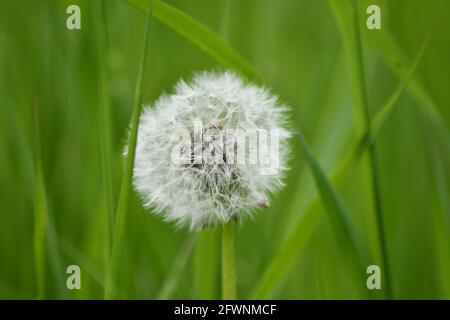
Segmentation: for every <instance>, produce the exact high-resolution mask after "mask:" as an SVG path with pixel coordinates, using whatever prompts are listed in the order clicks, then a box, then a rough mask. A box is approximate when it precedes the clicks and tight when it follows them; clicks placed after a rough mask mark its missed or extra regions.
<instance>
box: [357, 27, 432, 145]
mask: <svg viewBox="0 0 450 320" xmlns="http://www.w3.org/2000/svg"><path fill="white" fill-rule="evenodd" d="M433 32H434V30H433V31H432V32H430V33H429V34H428V36H427V37H426V39H425V41H424V43H423V44H422V47H421V48H420V50H419V53H418V54H417V56H416V58H415V59H414V63H413V64H412V66H411V67H410V69H409V70H408V72H407V74H406V76H405V77H404V79H403V81H402V83H401V85H400V86H399V87H398V89H397V90H396V91H395V92H394V93H393V94H392V95H391V96H390V97H389V99H388V100H387V101H386V103H384V104H383V106H382V107H381V109H380V110H379V111H378V112H377V114H376V115H375V116H374V117H373V119H372V122H371V123H370V127H369V131H368V133H367V139H366V142H365V143H367V144H369V145H371V144H373V142H374V141H375V139H376V138H377V136H378V133H379V132H380V130H381V128H382V126H383V125H384V123H385V122H386V120H387V119H388V118H389V115H390V114H391V112H392V110H393V109H394V107H395V104H396V102H397V101H398V99H399V98H400V96H401V95H402V94H403V92H404V91H405V90H406V89H407V87H408V84H409V83H410V81H411V80H412V79H413V75H414V72H415V71H416V69H417V67H418V66H419V63H420V61H421V60H422V58H423V54H424V53H425V49H426V48H427V46H428V44H429V42H430V39H431V36H432V35H433Z"/></svg>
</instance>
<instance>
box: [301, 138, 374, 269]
mask: <svg viewBox="0 0 450 320" xmlns="http://www.w3.org/2000/svg"><path fill="white" fill-rule="evenodd" d="M298 135H299V142H300V146H301V147H302V150H303V154H304V156H305V160H306V161H307V163H308V165H309V167H310V169H311V171H312V173H313V175H314V180H315V182H316V185H317V188H318V190H319V193H320V196H321V198H322V200H323V203H324V206H325V207H326V209H327V213H328V218H329V220H330V222H331V224H332V226H333V228H334V229H335V233H336V236H337V237H338V238H339V240H340V241H341V242H342V244H343V245H344V246H345V247H346V248H347V249H348V250H347V251H349V252H351V254H350V255H351V256H353V257H355V259H356V260H357V262H358V263H359V266H360V267H362V268H363V269H364V266H365V265H366V263H367V261H368V258H369V256H370V255H369V252H368V251H367V248H366V247H365V245H364V243H363V240H362V238H361V237H360V235H359V234H358V232H357V230H356V227H355V225H354V224H353V221H352V218H351V215H350V213H349V212H348V209H347V208H346V206H345V204H344V202H343V200H342V198H341V197H340V196H339V194H338V193H337V191H336V190H335V188H334V187H333V185H332V184H331V182H330V181H329V179H328V178H327V176H326V174H325V172H324V171H323V170H322V168H321V166H320V164H319V162H318V161H317V160H316V158H315V157H314V155H313V154H312V151H311V149H310V147H309V144H308V142H307V141H306V139H305V137H304V135H303V133H301V132H299V133H298Z"/></svg>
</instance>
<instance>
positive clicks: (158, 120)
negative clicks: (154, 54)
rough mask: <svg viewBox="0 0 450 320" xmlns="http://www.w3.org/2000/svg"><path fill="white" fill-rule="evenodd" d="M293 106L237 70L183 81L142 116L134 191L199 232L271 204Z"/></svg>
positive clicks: (285, 151) (281, 171)
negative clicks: (290, 110) (245, 77)
mask: <svg viewBox="0 0 450 320" xmlns="http://www.w3.org/2000/svg"><path fill="white" fill-rule="evenodd" d="M286 112H287V107H286V106H284V105H281V104H280V103H279V102H278V98H277V97H276V96H273V95H272V94H270V92H269V91H268V90H267V89H265V88H262V87H259V86H256V85H253V84H248V83H245V82H244V81H243V80H241V79H240V78H239V77H237V76H236V75H235V74H232V73H230V72H225V73H206V72H205V73H200V74H197V75H196V76H195V77H194V78H193V80H192V82H190V83H186V82H184V81H180V82H179V83H178V84H177V86H176V88H175V92H174V93H173V94H171V95H164V96H162V97H161V98H160V99H159V100H157V101H156V102H155V103H154V105H152V106H147V107H145V108H144V110H143V112H142V114H141V119H140V124H139V132H138V140H137V147H136V158H135V164H134V179H133V180H134V186H135V189H136V190H137V192H138V193H139V194H140V195H141V197H142V199H143V200H144V203H145V206H148V207H151V208H152V209H153V210H154V211H155V212H156V213H158V214H161V215H162V216H163V217H164V218H165V219H166V220H168V221H176V222H177V223H178V224H180V225H189V227H190V229H192V230H193V229H200V228H203V227H205V226H213V225H216V224H217V223H227V222H228V221H229V220H230V219H232V218H237V217H240V216H242V215H248V214H250V213H251V211H252V209H253V208H255V207H266V206H268V204H269V195H270V194H271V193H272V192H274V191H276V190H277V189H279V188H280V187H281V186H282V177H283V174H284V172H285V171H286V161H287V156H288V152H289V144H288V140H289V137H290V134H289V132H288V130H287V129H286V128H285V127H286ZM255 137H256V138H255ZM243 141H244V144H243V145H242V142H243ZM238 150H240V151H238ZM242 150H243V151H242ZM174 155H178V157H174ZM255 158H256V161H255Z"/></svg>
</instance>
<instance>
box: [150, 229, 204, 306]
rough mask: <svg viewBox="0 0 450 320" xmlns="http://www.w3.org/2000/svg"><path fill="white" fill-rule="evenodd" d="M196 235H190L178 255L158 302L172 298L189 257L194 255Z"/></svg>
mask: <svg viewBox="0 0 450 320" xmlns="http://www.w3.org/2000/svg"><path fill="white" fill-rule="evenodd" d="M196 237H197V235H196V234H190V235H188V238H187V240H186V241H185V242H184V244H183V246H182V248H181V250H180V252H179V253H178V256H177V259H176V260H175V262H174V264H173V266H172V269H171V270H170V271H169V273H168V275H167V277H166V280H165V282H164V284H163V286H162V289H161V292H160V293H159V295H158V297H157V299H158V300H167V299H170V298H171V295H172V293H173V291H174V290H175V289H176V287H177V283H178V281H179V279H180V276H181V272H182V271H183V269H184V268H185V266H186V263H187V262H188V260H189V257H190V256H191V254H192V250H193V249H194V245H195V242H196Z"/></svg>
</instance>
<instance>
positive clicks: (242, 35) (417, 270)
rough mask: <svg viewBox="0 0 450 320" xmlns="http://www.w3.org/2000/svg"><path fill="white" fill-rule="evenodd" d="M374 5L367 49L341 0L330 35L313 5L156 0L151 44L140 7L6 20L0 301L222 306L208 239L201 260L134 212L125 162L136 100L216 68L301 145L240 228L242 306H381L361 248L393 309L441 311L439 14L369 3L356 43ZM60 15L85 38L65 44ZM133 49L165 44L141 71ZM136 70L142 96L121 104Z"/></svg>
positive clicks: (212, 236) (446, 229)
mask: <svg viewBox="0 0 450 320" xmlns="http://www.w3.org/2000/svg"><path fill="white" fill-rule="evenodd" d="M127 2H128V3H131V4H133V6H130V5H129V4H128V3H127ZM369 2H370V4H372V2H373V1H365V0H364V1H358V20H359V21H360V23H361V24H360V25H359V27H360V28H359V31H360V34H359V37H360V39H359V42H360V44H358V43H357V41H358V39H357V38H358V35H357V34H356V33H355V32H354V31H355V30H357V28H356V27H355V26H356V25H355V24H352V22H354V21H356V19H354V16H352V15H351V14H352V12H353V11H352V10H351V8H352V7H351V5H352V2H351V1H339V2H335V3H338V4H339V6H343V7H345V8H346V9H343V11H342V12H341V13H342V14H343V16H341V19H336V16H335V12H333V10H332V9H331V7H330V6H328V3H327V2H321V1H307V0H305V1H273V2H271V1H257V0H251V1H245V2H244V1H231V2H230V1H219V2H212V1H202V0H195V1H190V2H186V1H179V0H167V1H154V2H153V5H152V6H151V7H152V9H153V10H152V12H151V13H152V15H153V17H154V18H155V23H153V22H152V28H150V30H149V31H148V33H149V34H148V35H145V33H146V31H145V30H146V26H145V23H146V21H145V20H146V15H145V14H144V12H145V11H146V10H147V11H148V12H150V11H149V10H148V8H150V6H149V5H148V3H147V1H146V0H129V1H122V0H114V1H107V2H106V1H104V3H103V2H102V1H87V0H76V1H72V2H69V1H54V0H48V1H46V2H39V3H38V2H36V1H31V0H25V1H23V2H21V3H6V2H5V3H1V4H0V18H1V19H0V30H1V31H0V66H1V68H2V74H4V77H2V78H1V79H0V91H1V93H2V97H3V98H2V107H1V108H0V145H2V147H3V148H5V152H1V153H0V203H1V206H2V210H1V211H0V221H1V222H0V259H1V261H2V264H1V265H0V297H1V298H13V299H18V298H27V297H28V298H30V297H31V298H36V297H38V298H63V297H67V298H74V299H78V298H97V299H99V298H103V297H104V291H105V287H106V288H107V291H108V293H107V294H106V297H109V298H111V297H117V298H132V299H135V298H139V299H142V298H144V299H147V298H150V299H154V298H166V297H172V298H201V299H205V298H220V297H221V288H222V285H221V281H220V278H221V276H220V260H221V256H220V237H219V233H218V232H217V231H214V230H207V231H205V232H202V233H201V234H199V235H198V237H197V238H196V241H195V244H194V243H193V241H191V240H190V239H192V238H191V237H190V235H189V234H188V233H187V231H186V230H177V229H175V228H174V227H173V226H171V225H169V224H166V223H165V222H163V221H161V220H160V219H159V218H158V217H156V216H155V215H153V214H151V212H148V210H144V209H143V208H142V205H141V203H140V201H139V199H138V198H137V197H136V195H135V193H134V192H133V191H132V189H130V185H131V184H130V183H131V178H130V177H131V168H132V166H131V165H130V157H128V159H127V162H126V163H125V168H126V169H125V171H123V169H124V160H123V157H122V151H123V147H124V145H128V144H129V142H128V141H126V140H127V137H128V138H130V137H132V136H133V134H132V133H130V135H129V136H127V128H128V126H129V123H130V120H131V119H133V121H134V124H135V125H136V123H137V121H138V117H136V116H135V115H136V109H137V108H139V107H140V105H141V103H138V101H139V100H140V99H139V96H141V99H142V100H141V101H144V102H148V101H154V99H156V98H157V97H158V96H159V95H160V94H161V93H163V92H169V91H170V88H171V87H172V86H173V84H174V83H175V82H176V81H177V80H178V79H179V78H180V77H184V78H189V76H190V75H191V74H192V72H193V71H196V70H203V69H207V70H211V69H220V68H229V69H232V70H234V71H236V72H238V73H241V74H242V75H244V76H245V77H248V78H250V79H254V80H256V81H258V82H261V83H264V84H266V85H267V86H269V87H271V88H273V90H274V92H275V93H277V94H278V95H279V96H280V98H281V99H282V100H283V101H284V102H286V103H287V104H289V105H290V106H291V107H292V122H293V124H294V126H295V127H300V128H302V129H303V130H302V134H303V135H304V137H307V141H306V139H305V140H300V141H299V140H295V141H293V145H294V146H293V148H294V154H293V158H292V160H291V161H290V166H291V170H290V172H289V174H288V177H287V179H286V187H285V188H284V189H283V190H282V191H281V193H280V194H277V195H275V196H274V198H273V199H272V201H271V204H272V205H271V208H269V209H266V210H261V212H257V214H255V219H254V220H253V221H250V220H249V221H245V222H244V223H243V224H239V225H236V226H235V229H236V230H235V231H236V234H235V240H236V248H235V249H236V251H235V255H236V274H237V279H238V281H237V286H236V292H237V296H238V297H239V298H251V297H255V298H282V299H285V298H286V299H296V298H313V299H316V298H319V299H320V298H339V299H341V298H356V299H358V298H367V297H370V298H382V297H386V296H385V295H383V292H381V293H380V292H368V291H367V290H365V289H364V280H365V276H366V275H365V268H362V267H356V269H355V268H353V269H352V267H351V266H352V265H356V266H357V265H358V264H359V262H358V263H355V262H352V259H357V255H356V254H355V251H359V250H360V249H355V247H357V246H359V245H361V244H363V246H364V248H365V249H364V250H363V252H364V254H363V255H367V256H368V257H369V259H370V260H371V261H370V262H369V263H371V264H372V263H377V262H379V261H381V260H380V259H381V257H382V256H383V252H385V253H384V255H386V254H387V255H388V260H389V267H390V270H389V275H390V276H391V277H390V280H391V281H390V282H391V285H393V286H392V288H391V289H393V290H392V293H393V296H394V297H395V298H398V299H402V298H439V299H445V298H450V296H449V294H450V291H449V289H450V288H449V286H448V279H450V272H449V270H450V254H449V252H450V246H449V234H450V218H449V215H448V210H447V209H448V204H449V188H448V181H449V178H450V168H449V167H448V165H447V163H448V160H449V159H450V158H449V156H450V153H449V150H450V149H449V146H450V144H449V141H450V140H449V139H448V127H449V123H450V113H449V111H448V109H447V108H446V107H445V106H446V103H447V101H448V100H449V96H448V95H449V92H448V90H447V87H448V77H446V75H447V74H449V73H450V63H449V62H448V59H447V57H448V54H449V51H450V41H449V40H448V39H449V37H448V31H447V30H450V25H449V22H448V19H446V18H445V17H444V16H443V15H442V14H440V13H442V12H446V11H448V6H449V4H448V3H447V1H444V0H435V2H434V5H433V6H429V2H427V1H425V0H418V1H414V2H413V3H410V2H408V1H404V0H402V1H396V2H392V1H383V0H377V1H375V3H376V4H379V5H380V6H381V8H382V19H383V21H382V29H381V30H380V31H373V30H371V31H369V30H365V28H364V20H365V17H366V14H365V10H364V8H365V6H366V4H369ZM406 2H408V3H406ZM72 3H75V4H78V5H80V7H81V11H82V30H81V31H68V30H66V29H65V28H64V26H65V16H64V13H65V8H66V7H67V5H69V4H72ZM102 4H103V5H104V6H103V7H102ZM136 8H138V9H140V10H137V9H136ZM30 10H32V12H33V15H32V16H29V15H27V14H26V13H27V12H30ZM227 10H229V17H228V18H227V19H225V20H224V19H223V11H227ZM6 13H8V14H6ZM411 15H413V16H415V17H417V19H416V20H415V24H414V25H412V24H411V23H410V21H411ZM102 17H104V19H103V18H102ZM346 17H347V18H348V17H350V19H347V18H346ZM338 18H339V16H338ZM336 22H338V24H336ZM337 26H340V28H337ZM433 27H436V31H435V32H434V33H433V39H432V40H431V41H429V40H425V41H424V40H423V39H424V38H425V36H426V34H428V33H429V32H430V30H432V29H433ZM225 30H226V31H225ZM15 34H21V35H23V36H21V37H15V36H14V35H15ZM36 34H37V35H39V37H36ZM219 34H220V35H219ZM144 36H145V38H146V39H151V41H152V43H157V44H158V45H155V46H151V54H150V55H147V61H146V63H145V65H141V63H142V60H141V59H142V56H143V48H142V38H143V37H144ZM37 39H39V41H38V40H37ZM186 40H187V41H186ZM350 42H351V43H350ZM421 44H422V47H421V48H422V49H420V50H419V48H420V45H421ZM146 47H147V46H146ZM425 47H426V51H425ZM349 54H350V56H349ZM414 56H415V58H414ZM419 62H420V64H419ZM136 70H140V71H139V74H140V76H141V80H138V81H137V82H138V83H140V82H141V81H142V83H143V84H144V85H143V86H142V88H141V89H140V90H141V91H140V94H139V95H138V94H137V93H138V91H139V90H135V92H134V96H135V98H134V101H133V90H134V89H136V88H139V85H137V86H136V88H134V84H135V83H136ZM352 70H353V71H352ZM355 70H356V71H355ZM33 91H34V92H37V93H38V95H37V96H38V106H39V107H38V118H39V125H38V126H39V140H40V142H41V143H40V144H41V146H42V148H41V152H40V155H39V156H37V155H36V153H35V149H34V142H33V143H32V142H30V141H33V139H35V138H37V135H35V134H34V129H33V125H32V124H33V122H34V120H33V119H35V118H36V117H34V116H33V112H32V109H31V108H30V106H31V105H32V104H31V103H30V101H32V100H33V99H32V95H31V92H33ZM365 93H367V97H364V95H365ZM132 106H133V107H132ZM367 109H369V110H367ZM367 111H368V112H367ZM366 112H367V114H368V115H369V116H370V117H369V119H367V115H365V113H366ZM131 132H133V130H131ZM367 137H370V139H369V138H367ZM364 139H366V140H364ZM362 141H363V142H364V143H365V144H362ZM374 144H375V145H376V159H377V160H376V161H378V165H377V168H378V170H375V171H377V172H375V176H377V177H378V180H379V181H378V182H379V185H378V189H379V195H378V196H379V198H380V199H382V209H383V210H382V211H383V212H382V217H383V225H384V236H383V238H384V239H385V240H384V241H385V246H384V247H386V248H385V249H384V250H382V247H383V246H382V245H380V241H379V238H380V232H379V228H378V225H379V221H377V219H376V217H377V210H376V205H375V203H376V202H375V201H374V195H373V185H372V184H373V181H372V179H371V177H372V176H373V175H374V172H373V168H372V166H371V164H370V162H371V160H370V156H369V157H368V156H367V152H366V151H367V150H368V148H369V147H372V146H373V145H374ZM361 146H362V147H361ZM361 151H362V152H361ZM36 160H39V163H38V164H39V166H37V164H36ZM372 160H373V159H372ZM127 163H128V165H127ZM131 163H132V162H131ZM39 168H40V169H39ZM38 169H39V170H38ZM127 177H128V178H127ZM121 182H122V185H123V187H120V186H121ZM119 197H120V198H121V202H120V205H119V206H118V208H117V210H114V207H116V205H117V199H119ZM124 200H126V201H124ZM115 212H117V216H116V215H115ZM114 225H115V226H116V227H117V229H114V228H113V227H114ZM349 226H350V227H349ZM353 234H358V236H354V235H353ZM355 239H356V240H355ZM11 243H14V248H12V247H11ZM112 246H113V247H115V249H114V250H113V252H114V251H115V252H116V254H113V257H112V259H111V260H110V258H111V257H110V256H111V247H112ZM350 248H353V249H350ZM18 252H20V254H18ZM386 252H387V253H386ZM70 264H78V265H80V267H81V270H82V288H83V289H82V290H80V291H68V290H66V288H65V276H66V275H65V274H64V271H65V268H66V267H67V266H68V265H70ZM363 264H367V263H366V262H363ZM111 270H113V271H112V272H111ZM107 275H110V278H109V279H107ZM361 277H363V278H362V279H361ZM113 279H114V280H113ZM383 280H386V279H385V278H384V277H383ZM383 287H385V285H384V286H383ZM361 288H362V290H361Z"/></svg>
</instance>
